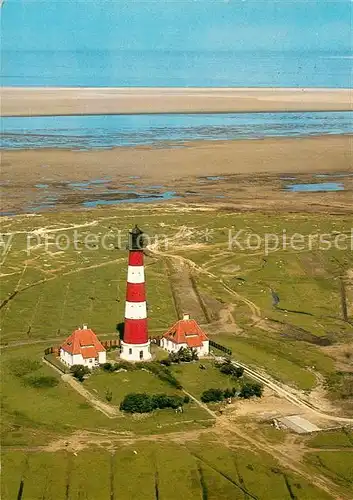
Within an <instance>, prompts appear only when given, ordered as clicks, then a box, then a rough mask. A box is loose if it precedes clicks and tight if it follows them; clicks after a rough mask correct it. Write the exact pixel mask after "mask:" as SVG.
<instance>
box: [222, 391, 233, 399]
mask: <svg viewBox="0 0 353 500" xmlns="http://www.w3.org/2000/svg"><path fill="white" fill-rule="evenodd" d="M223 396H224V398H225V399H228V398H231V397H232V396H233V393H232V389H226V390H225V391H224V392H223Z"/></svg>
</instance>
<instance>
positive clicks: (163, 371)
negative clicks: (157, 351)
mask: <svg viewBox="0 0 353 500" xmlns="http://www.w3.org/2000/svg"><path fill="white" fill-rule="evenodd" d="M140 364H141V365H142V363H140ZM146 370H148V371H150V372H152V373H153V374H154V375H156V376H157V377H158V378H159V379H160V380H162V381H163V382H167V383H168V384H169V385H171V386H172V387H175V388H176V389H182V386H181V384H180V382H179V381H178V380H177V379H176V378H175V377H174V375H173V374H172V373H171V372H170V370H169V369H168V367H166V366H163V365H161V364H160V363H158V362H157V363H156V362H153V363H146Z"/></svg>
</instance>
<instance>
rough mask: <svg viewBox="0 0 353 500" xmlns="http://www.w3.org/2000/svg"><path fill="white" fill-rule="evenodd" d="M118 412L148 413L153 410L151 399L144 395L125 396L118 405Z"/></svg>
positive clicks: (132, 394)
mask: <svg viewBox="0 0 353 500" xmlns="http://www.w3.org/2000/svg"><path fill="white" fill-rule="evenodd" d="M120 410H122V411H126V412H127V413H150V412H151V411H152V410H153V402H152V398H151V397H150V396H149V395H148V394H145V393H131V394H127V395H126V396H125V398H124V399H123V401H122V402H121V404H120Z"/></svg>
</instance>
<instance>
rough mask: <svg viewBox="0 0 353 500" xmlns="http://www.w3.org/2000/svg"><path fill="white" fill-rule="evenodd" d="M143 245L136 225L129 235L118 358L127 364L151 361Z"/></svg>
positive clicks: (141, 233)
mask: <svg viewBox="0 0 353 500" xmlns="http://www.w3.org/2000/svg"><path fill="white" fill-rule="evenodd" d="M144 246H145V244H144V238H143V232H142V231H141V230H140V229H139V228H138V227H137V226H135V227H134V229H132V230H131V231H130V232H129V262H128V271H127V286H126V303H125V324H124V336H123V340H122V341H121V351H120V357H121V358H122V359H124V360H126V361H149V360H150V359H151V352H150V341H149V339H148V328H147V304H146V289H145V269H144Z"/></svg>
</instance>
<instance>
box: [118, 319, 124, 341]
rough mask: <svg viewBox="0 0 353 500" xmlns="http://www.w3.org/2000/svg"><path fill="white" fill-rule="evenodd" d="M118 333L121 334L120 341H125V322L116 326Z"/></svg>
mask: <svg viewBox="0 0 353 500" xmlns="http://www.w3.org/2000/svg"><path fill="white" fill-rule="evenodd" d="M116 331H117V332H118V334H119V337H120V340H124V322H123V321H121V322H120V323H117V324H116Z"/></svg>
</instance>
